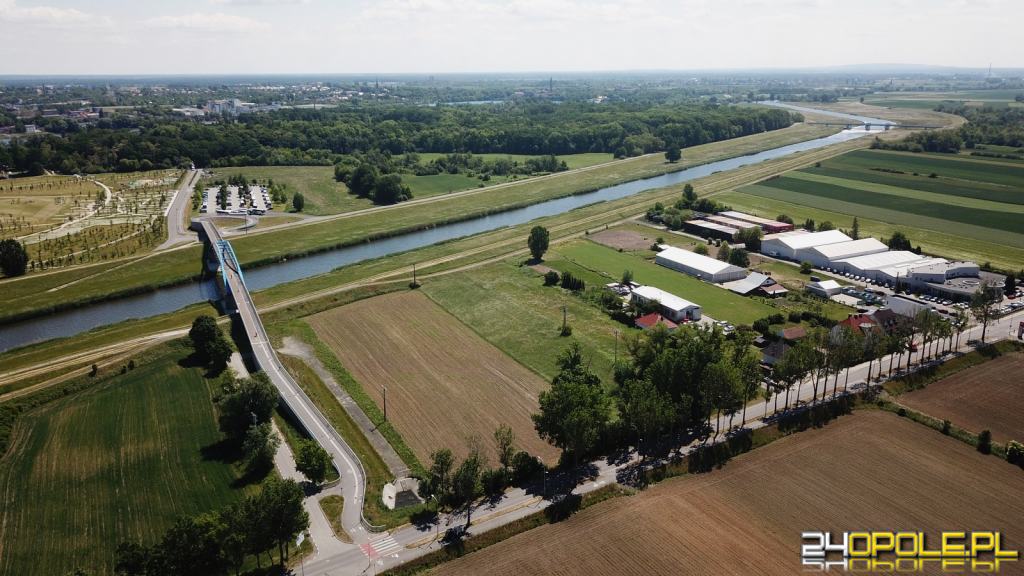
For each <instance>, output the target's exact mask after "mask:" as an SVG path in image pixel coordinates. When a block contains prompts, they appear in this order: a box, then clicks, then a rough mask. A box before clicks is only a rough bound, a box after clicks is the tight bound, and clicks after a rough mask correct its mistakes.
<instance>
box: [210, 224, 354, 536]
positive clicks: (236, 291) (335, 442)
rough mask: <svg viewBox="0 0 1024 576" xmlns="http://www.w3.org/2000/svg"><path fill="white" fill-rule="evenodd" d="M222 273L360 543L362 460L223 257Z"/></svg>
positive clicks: (263, 363) (258, 353) (216, 235)
mask: <svg viewBox="0 0 1024 576" xmlns="http://www.w3.org/2000/svg"><path fill="white" fill-rule="evenodd" d="M202 226H203V229H204V231H205V232H206V234H207V237H208V238H209V239H210V241H211V242H212V243H213V245H214V246H216V244H217V242H218V241H220V240H221V239H222V237H221V235H220V231H219V230H218V229H217V227H216V226H215V225H214V224H213V223H212V222H209V221H206V220H204V221H202ZM225 264H226V266H225V269H224V270H223V272H222V273H223V274H224V277H225V278H226V279H227V282H228V286H229V288H230V290H231V294H232V295H233V297H234V300H235V305H236V306H237V308H238V316H239V318H241V320H242V324H243V326H244V327H245V331H246V335H247V336H248V338H249V342H250V344H251V345H252V351H253V357H254V359H255V361H256V363H257V364H258V365H259V367H260V368H261V369H262V370H263V371H264V372H266V374H267V376H269V377H270V381H271V382H272V383H273V384H274V386H275V387H277V389H278V392H279V393H280V394H281V399H282V400H283V401H284V403H285V405H287V406H288V408H289V409H290V410H291V411H292V413H294V415H295V417H296V418H297V419H298V420H299V422H301V423H302V425H303V427H304V428H306V431H307V432H308V433H309V435H310V437H312V438H313V439H314V440H315V441H316V442H317V443H318V444H320V445H321V446H323V447H324V449H325V450H327V452H328V453H330V454H331V458H332V459H333V460H334V465H335V467H336V468H337V469H338V472H339V473H340V474H341V489H342V495H343V496H344V498H345V507H344V509H343V511H342V516H341V524H342V527H343V528H344V529H345V531H346V532H348V534H349V536H351V538H352V541H353V542H354V543H355V544H363V543H366V542H368V541H369V539H370V535H369V530H370V528H371V526H370V525H369V524H368V523H367V522H366V521H365V520H364V519H363V516H362V510H363V499H364V498H365V496H366V473H365V472H364V471H363V467H362V463H361V462H360V461H359V458H358V457H357V456H356V454H355V453H354V452H353V451H352V448H351V447H349V445H348V444H346V443H345V440H344V439H342V437H341V435H340V434H338V432H337V430H335V429H334V427H333V426H331V424H330V422H328V420H327V419H326V418H325V417H324V415H323V414H322V413H321V412H320V410H319V409H317V407H316V405H315V404H314V403H313V401H312V400H311V399H310V398H309V396H307V395H306V393H305V392H304V391H303V390H302V388H301V387H300V386H299V385H298V384H296V382H295V381H294V380H293V379H292V377H291V376H290V375H289V374H288V371H287V370H286V369H285V368H284V366H283V365H282V364H281V362H280V360H279V359H278V357H277V353H276V352H275V351H274V348H273V346H272V345H271V343H270V338H268V337H267V333H266V331H265V330H264V328H263V323H262V322H261V321H260V317H259V314H257V312H256V306H255V304H253V301H252V297H251V296H250V295H249V291H248V289H246V287H245V285H244V283H243V282H242V278H241V276H240V275H239V271H238V270H236V269H235V268H233V266H234V265H235V264H234V263H232V262H230V261H225Z"/></svg>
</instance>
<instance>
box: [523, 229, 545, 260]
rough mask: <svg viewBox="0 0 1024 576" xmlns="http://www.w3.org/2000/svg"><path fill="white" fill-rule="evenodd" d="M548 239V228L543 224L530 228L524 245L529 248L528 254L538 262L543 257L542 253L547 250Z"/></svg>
mask: <svg viewBox="0 0 1024 576" xmlns="http://www.w3.org/2000/svg"><path fill="white" fill-rule="evenodd" d="M549 239H550V237H549V234H548V229H547V228H545V227H543V226H534V227H533V229H531V230H530V237H529V238H528V239H527V240H526V245H527V246H529V248H530V255H532V256H533V259H534V260H536V261H537V262H540V261H541V260H542V259H543V258H544V253H545V252H547V251H548V242H549Z"/></svg>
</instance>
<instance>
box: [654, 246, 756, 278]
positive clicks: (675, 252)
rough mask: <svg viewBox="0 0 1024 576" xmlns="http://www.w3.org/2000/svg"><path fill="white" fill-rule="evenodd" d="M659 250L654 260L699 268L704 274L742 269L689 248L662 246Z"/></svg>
mask: <svg viewBox="0 0 1024 576" xmlns="http://www.w3.org/2000/svg"><path fill="white" fill-rule="evenodd" d="M663 247H664V248H663V250H662V251H661V252H658V254H657V256H655V260H657V259H658V258H664V259H665V260H669V261H671V262H675V263H677V264H682V265H683V266H688V267H690V268H693V269H694V270H700V271H701V272H704V273H706V274H720V273H722V272H740V271H742V270H743V269H742V268H740V267H739V266H733V265H732V264H729V263H728V262H722V261H721V260H716V259H714V258H712V257H710V256H705V255H703V254H697V253H696V252H690V251H689V250H683V249H682V248H675V247H672V246H664V245H663Z"/></svg>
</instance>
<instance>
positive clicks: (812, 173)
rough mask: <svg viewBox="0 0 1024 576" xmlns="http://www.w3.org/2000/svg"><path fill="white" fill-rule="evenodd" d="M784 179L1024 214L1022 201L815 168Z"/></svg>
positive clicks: (796, 171) (990, 210)
mask: <svg viewBox="0 0 1024 576" xmlns="http://www.w3.org/2000/svg"><path fill="white" fill-rule="evenodd" d="M784 179H796V180H806V181H809V182H818V183H821V184H826V185H831V186H834V187H838V188H846V189H848V190H858V191H861V192H877V193H880V194H888V195H890V196H897V197H900V198H915V199H917V200H922V201H925V202H930V203H933V204H944V205H948V206H959V207H963V208H972V209H977V210H986V211H989V212H1011V213H1014V214H1024V203H1021V204H1010V203H1005V202H994V201H992V200H985V199H981V198H964V197H961V196H956V195H953V194H942V193H938V192H929V191H926V190H918V189H915V188H903V187H900V186H892V185H889V184H879V183H874V182H862V181H859V180H852V179H848V178H839V177H836V176H828V175H823V174H818V173H817V171H816V170H815V169H804V170H795V171H793V172H790V173H788V174H786V175H785V176H783V177H782V178H780V180H784ZM1020 196H1021V197H1022V200H1024V194H1020Z"/></svg>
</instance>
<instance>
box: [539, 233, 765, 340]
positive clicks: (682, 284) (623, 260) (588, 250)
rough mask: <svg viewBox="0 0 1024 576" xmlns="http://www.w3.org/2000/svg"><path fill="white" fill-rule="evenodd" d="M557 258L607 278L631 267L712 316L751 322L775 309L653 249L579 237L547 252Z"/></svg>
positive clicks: (645, 280)
mask: <svg viewBox="0 0 1024 576" xmlns="http://www.w3.org/2000/svg"><path fill="white" fill-rule="evenodd" d="M559 258H560V259H565V260H567V261H569V262H573V263H576V264H578V265H580V266H582V267H584V268H587V269H589V270H592V271H595V272H599V273H603V274H605V275H606V278H607V280H606V282H611V281H613V280H617V279H618V278H619V277H621V276H622V272H623V270H631V271H632V272H633V279H634V281H636V282H639V283H641V284H647V285H651V286H655V287H657V288H661V289H662V290H665V291H666V292H671V293H672V294H675V295H676V296H679V297H680V298H685V299H687V300H689V301H691V302H694V303H696V304H700V306H701V308H702V310H703V312H704V313H705V314H707V315H708V316H711V317H712V318H714V319H715V320H728V321H730V322H733V323H735V324H753V323H754V320H757V319H758V318H763V317H765V316H767V315H769V314H772V313H774V312H775V310H774V309H772V308H771V307H769V306H765V305H764V304H761V303H760V302H757V301H755V300H751V299H749V298H746V297H744V296H739V295H737V294H733V293H732V292H729V291H728V290H726V289H724V288H722V287H720V286H716V285H714V284H710V283H708V282H704V281H702V280H698V279H697V278H694V277H693V276H688V275H686V274H683V273H681V272H676V271H675V270H670V269H668V268H665V267H663V266H658V265H657V264H655V263H654V262H653V258H654V253H653V252H651V253H650V258H651V259H650V260H648V259H645V258H641V257H639V256H636V255H633V254H627V253H622V252H618V251H616V250H613V249H611V248H607V247H605V246H601V245H599V244H596V243H594V242H589V241H578V242H571V243H569V244H566V245H564V246H558V247H557V248H555V249H554V250H553V251H552V254H550V255H549V256H548V259H549V260H555V259H559ZM554 267H557V266H554Z"/></svg>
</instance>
